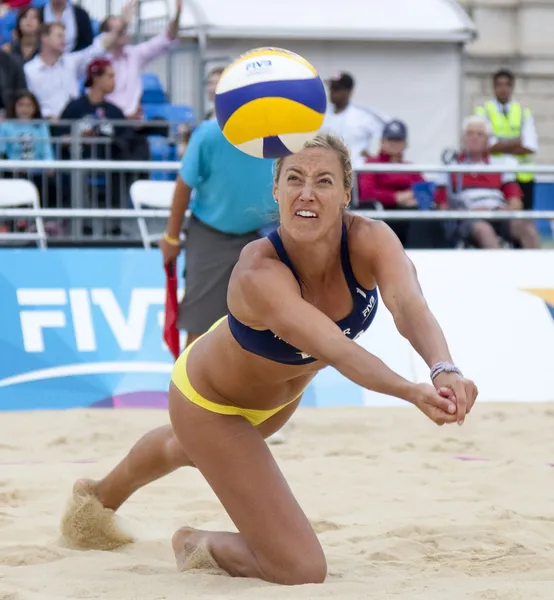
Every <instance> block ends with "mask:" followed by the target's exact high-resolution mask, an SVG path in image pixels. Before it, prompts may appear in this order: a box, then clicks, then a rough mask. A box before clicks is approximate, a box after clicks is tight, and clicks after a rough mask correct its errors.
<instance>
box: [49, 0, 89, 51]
mask: <svg viewBox="0 0 554 600" xmlns="http://www.w3.org/2000/svg"><path fill="white" fill-rule="evenodd" d="M40 20H41V22H42V23H63V25H64V27H65V42H64V50H65V52H77V51H79V50H84V49H85V48H88V47H89V46H91V44H92V42H93V39H94V36H93V33H92V23H91V22H90V16H89V14H88V12H87V11H86V10H85V9H84V8H81V7H80V6H76V5H75V4H73V3H72V2H70V1H69V0H48V2H46V4H44V6H42V7H41V8H40Z"/></svg>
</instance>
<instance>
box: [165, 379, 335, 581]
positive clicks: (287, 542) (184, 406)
mask: <svg viewBox="0 0 554 600" xmlns="http://www.w3.org/2000/svg"><path fill="white" fill-rule="evenodd" d="M169 412H170V417H171V422H172V424H173V429H174V431H175V435H176V437H177V438H178V439H179V441H180V442H181V445H182V446H183V448H184V449H185V451H186V453H187V455H188V456H189V457H190V458H191V460H192V461H193V462H194V464H195V465H196V466H197V468H198V469H199V470H200V472H201V473H202V475H203V476H204V477H205V478H206V480H207V482H208V483H209V485H210V486H211V488H212V489H213V491H214V492H215V494H216V495H217V496H218V498H219V500H220V501H221V503H222V504H223V506H224V508H225V509H226V511H227V513H228V514H229V516H230V517H231V519H232V520H233V522H234V524H235V526H236V527H237V529H238V530H239V533H225V532H204V531H198V530H194V529H188V528H184V529H181V530H179V531H178V532H177V533H176V534H175V536H174V539H173V546H174V550H175V556H176V559H177V565H178V566H179V568H181V569H189V568H194V567H196V566H205V564H203V562H202V561H200V563H199V562H198V559H199V556H200V557H201V558H203V559H204V560H207V559H209V557H210V556H211V557H213V559H214V560H215V562H216V563H217V565H219V566H220V567H221V568H222V569H223V570H225V571H227V573H229V574H230V575H233V576H238V577H256V578H260V579H264V580H266V581H271V582H274V583H281V584H288V585H294V584H302V583H318V582H322V581H323V580H324V579H325V576H326V562H325V557H324V554H323V550H322V548H321V545H320V544H319V541H318V540H317V537H316V535H315V532H314V531H313V529H312V527H311V525H310V523H309V521H308V519H307V518H306V516H305V514H304V513H303V511H302V509H301V508H300V506H299V505H298V503H297V501H296V499H295V498H294V496H293V494H292V492H291V490H290V488H289V486H288V484H287V482H286V481H285V479H284V477H283V475H282V473H281V471H280V470H279V468H278V466H277V464H276V462H275V460H274V458H273V456H272V455H271V452H270V450H269V448H268V447H267V445H266V444H265V442H264V440H263V437H262V436H261V435H260V432H259V431H256V429H255V428H254V427H252V426H251V425H250V424H249V423H248V422H247V421H246V420H245V419H243V418H242V417H234V416H225V415H218V414H214V413H210V412H208V411H206V410H204V409H203V408H200V407H198V406H196V405H195V404H191V403H190V402H188V400H186V399H185V398H184V397H183V396H182V395H181V393H180V392H179V391H178V390H177V389H176V388H175V387H174V386H173V385H172V386H171V387H170V392H169ZM202 550H204V551H205V552H204V554H202V552H201V551H202Z"/></svg>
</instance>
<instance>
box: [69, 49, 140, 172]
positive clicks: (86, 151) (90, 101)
mask: <svg viewBox="0 0 554 600" xmlns="http://www.w3.org/2000/svg"><path fill="white" fill-rule="evenodd" d="M114 87H115V71H114V68H113V66H112V64H111V62H110V61H109V60H108V59H107V58H96V59H94V60H93V61H92V62H91V63H90V64H89V65H88V67H87V78H86V81H85V88H87V91H86V93H85V94H83V95H82V96H81V97H80V98H77V99H75V100H71V101H70V102H69V104H68V105H67V106H66V107H65V108H64V110H63V112H62V114H61V120H62V121H65V120H67V121H79V133H80V135H81V136H84V137H107V138H110V140H111V145H113V152H112V149H111V148H109V149H108V152H106V145H100V146H99V147H98V148H97V150H96V151H94V150H93V148H92V147H91V145H90V144H88V145H86V146H85V147H84V148H83V157H84V158H91V157H93V158H95V159H108V160H113V159H114V158H127V154H128V139H129V128H128V127H124V126H123V127H122V126H121V125H119V126H114V125H113V124H112V121H122V120H125V115H124V114H123V112H122V110H121V109H120V108H119V107H118V106H116V105H115V104H112V103H111V102H108V101H107V100H106V98H107V96H108V95H109V94H110V93H111V92H112V91H113V89H114ZM59 129H65V128H63V127H60V128H59Z"/></svg>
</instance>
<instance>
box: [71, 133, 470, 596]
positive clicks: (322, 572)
mask: <svg viewBox="0 0 554 600" xmlns="http://www.w3.org/2000/svg"><path fill="white" fill-rule="evenodd" d="M245 177H247V174H246V173H245ZM351 188H352V166H351V163H350V158H349V155H348V150H347V149H346V147H345V146H344V144H343V143H342V142H341V141H340V140H339V139H337V138H335V137H333V136H330V135H320V136H318V137H316V138H315V139H314V140H313V141H311V142H309V143H307V144H306V146H305V148H304V149H303V150H302V151H300V152H298V153H297V154H295V155H293V156H289V157H287V158H285V159H282V160H279V161H278V162H277V166H276V174H275V186H274V195H275V200H276V201H277V202H278V203H279V211H280V219H281V224H280V227H279V229H278V230H277V231H276V232H274V233H272V234H271V235H270V236H269V237H268V238H264V239H261V240H257V241H255V242H252V243H251V244H249V245H247V246H246V247H245V249H244V250H243V252H242V254H241V257H240V260H239V262H238V264H237V266H236V267H235V270H234V272H233V275H232V277H231V281H230V285H229V295H228V304H229V314H228V316H227V317H225V318H223V319H222V320H221V321H219V322H217V323H216V324H215V325H214V326H213V327H212V328H211V329H210V331H209V332H208V333H206V334H204V335H203V336H202V337H200V338H199V339H198V340H196V341H195V342H194V344H192V345H191V346H189V347H188V348H187V349H186V350H185V352H184V353H183V354H182V355H181V356H180V358H179V359H178V360H177V362H176V364H175V368H174V370H173V375H172V381H171V384H170V388H169V415H170V419H171V426H166V427H160V428H158V429H156V430H154V431H151V432H150V433H148V434H146V435H145V436H144V437H143V438H142V439H141V440H140V441H139V442H137V444H136V445H135V446H134V447H133V448H132V449H131V451H130V452H129V454H128V455H127V456H126V457H125V458H124V459H123V461H122V462H121V463H120V464H119V465H117V466H116V467H115V469H114V470H113V471H112V472H111V473H109V474H108V475H107V476H106V477H105V478H104V479H101V480H100V481H91V480H80V481H78V482H77V483H76V484H75V487H74V494H73V499H72V502H71V504H70V507H69V508H68V511H67V513H66V514H65V516H64V519H63V522H62V530H63V533H64V534H65V536H66V537H67V538H69V539H70V540H71V541H72V542H73V543H76V544H77V545H79V546H82V547H87V546H88V547H96V548H106V549H109V548H114V547H116V546H118V545H121V544H123V543H125V542H128V541H132V540H131V539H130V538H129V537H127V536H126V535H125V534H123V533H122V532H121V531H117V529H116V525H115V521H114V515H113V512H112V511H116V510H117V509H119V507H120V506H121V505H122V504H123V503H124V502H125V501H126V500H127V499H128V498H129V497H130V496H131V494H133V493H134V492H136V491H137V490H138V489H139V488H141V487H142V486H145V485H147V484H148V483H151V482H152V481H155V480H157V479H159V478H160V477H163V476H164V475H167V474H169V473H171V472H172V471H175V470H176V469H178V468H179V467H184V466H195V467H196V468H198V469H199V470H200V472H201V473H202V475H203V476H204V477H205V478H206V480H207V482H208V483H209V485H210V486H211V487H212V489H213V491H214V492H215V494H216V495H217V496H218V498H219V500H220V501H221V503H222V504H223V506H224V508H225V510H226V511H227V512H228V514H229V516H230V517H231V519H232V520H233V522H234V523H235V525H236V527H237V529H238V533H226V532H212V531H200V530H195V529H191V528H187V527H184V528H182V529H180V530H179V531H177V532H176V533H175V535H174V536H173V549H174V552H175V557H176V560H177V566H178V568H179V569H180V570H187V569H191V568H195V567H196V568H197V567H202V566H218V567H220V568H221V569H223V570H224V571H226V572H227V573H229V574H230V575H233V576H238V577H256V578H260V579H264V580H266V581H271V582H274V583H281V584H288V585H294V584H304V583H317V582H322V581H323V580H324V579H325V577H326V573H327V566H326V561H325V556H324V553H323V550H322V548H321V545H320V543H319V541H318V539H317V537H316V534H315V532H314V530H313V529H312V527H311V525H310V522H309V521H308V519H307V517H306V515H305V514H304V512H303V511H302V509H301V508H300V506H299V505H298V503H297V501H296V499H295V498H294V496H293V494H292V492H291V490H290V488H289V486H288V485H287V482H286V481H285V479H284V477H283V475H282V473H281V471H280V470H279V467H278V466H277V463H276V462H275V460H274V458H273V456H272V454H271V452H270V450H269V448H268V446H267V445H266V443H265V442H264V438H266V437H268V436H270V435H271V434H273V433H274V432H275V431H278V430H279V428H281V427H282V426H283V425H284V424H285V423H286V422H287V420H288V419H289V418H290V417H291V415H292V414H293V413H294V411H295V410H296V408H297V406H298V404H299V401H300V397H301V396H302V393H303V391H304V389H305V388H306V386H307V385H308V384H309V383H310V381H312V379H313V378H314V376H315V375H316V373H317V372H318V371H320V370H321V369H323V368H324V367H326V366H327V365H330V366H332V367H334V368H335V369H337V370H338V371H339V372H340V373H342V374H343V375H344V376H345V377H347V378H348V379H350V380H351V381H353V382H354V383H356V384H358V385H360V386H362V387H364V388H366V389H368V390H374V391H377V392H381V393H383V394H388V395H391V396H395V397H397V398H401V399H403V400H406V402H409V403H411V404H413V405H415V406H416V407H417V408H418V409H420V410H421V412H423V414H425V415H426V416H427V417H428V418H430V419H431V420H432V421H434V422H435V423H437V424H439V425H442V424H444V423H455V422H458V423H459V424H462V423H463V422H464V419H465V418H466V415H467V413H469V411H470V410H471V408H472V406H473V404H474V402H475V399H476V397H477V388H476V387H475V384H474V383H473V382H472V381H469V380H467V379H464V377H463V376H462V374H461V373H460V371H459V370H458V369H457V368H456V367H455V366H454V365H453V364H452V358H451V356H450V352H449V350H448V346H447V343H446V341H445V338H444V335H443V333H442V331H441V328H440V327H439V325H438V323H437V321H436V320H435V318H434V317H433V315H432V314H431V311H430V310H429V308H428V306H427V304H426V302H425V300H424V298H423V296H422V293H421V289H420V287H419V284H418V280H417V277H416V273H415V270H414V268H413V265H412V263H411V262H410V260H409V259H408V257H407V256H406V254H405V253H404V250H403V248H402V246H401V245H400V243H399V241H398V239H397V238H396V236H395V235H394V234H393V233H392V232H391V230H390V229H389V228H388V227H387V226H386V225H385V224H383V223H381V222H377V221H371V220H367V219H365V218H362V217H359V216H354V215H352V214H349V213H348V212H347V211H346V208H347V207H348V204H349V202H350V192H351ZM377 288H379V290H380V293H381V297H382V299H383V301H384V303H385V305H386V306H387V308H388V309H389V310H390V311H391V313H392V315H393V317H394V321H395V323H396V327H397V328H398V331H399V332H400V333H401V334H402V335H403V336H404V337H405V338H407V339H408V340H409V341H410V343H411V344H412V346H413V347H414V349H415V350H416V351H417V352H418V353H419V354H420V355H421V357H422V358H423V359H424V360H425V362H426V363H427V364H428V366H429V368H430V377H431V381H432V382H433V385H428V384H423V383H421V384H415V383H412V382H410V381H407V380H406V379H404V378H402V377H401V376H399V375H397V374H396V373H394V372H393V371H391V370H390V369H389V368H388V367H387V366H386V365H385V364H384V363H383V362H382V361H381V360H380V359H378V358H377V357H376V356H374V355H372V354H370V353H369V352H368V351H367V350H365V349H364V348H362V347H361V346H360V345H358V344H356V343H355V342H354V340H355V339H356V338H357V337H358V336H359V335H361V334H362V333H363V332H364V331H366V330H367V329H368V327H370V325H371V323H372V321H373V319H374V317H375V313H376V311H377ZM299 434H300V432H299V433H298V435H299ZM184 492H186V490H184ZM104 509H110V510H109V511H108V510H104ZM98 516H101V517H102V518H101V519H98V518H97V517H98ZM183 520H184V521H186V515H183Z"/></svg>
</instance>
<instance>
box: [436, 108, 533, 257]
mask: <svg viewBox="0 0 554 600" xmlns="http://www.w3.org/2000/svg"><path fill="white" fill-rule="evenodd" d="M491 134H492V131H491V128H490V124H489V122H488V121H487V120H486V119H485V118H484V117H482V116H480V115H474V116H471V117H468V118H467V119H466V120H465V121H464V124H463V137H462V152H461V154H459V155H458V156H457V157H456V159H455V160H456V162H457V163H458V164H466V165H467V164H471V165H498V166H501V165H502V166H510V167H512V166H513V167H516V166H517V160H515V159H514V158H512V157H509V156H504V157H494V156H490V155H489V153H488V147H489V137H490V135H491ZM521 197H522V192H521V188H520V186H519V185H518V182H517V180H516V177H515V175H514V174H513V173H452V174H443V176H442V178H441V180H440V182H439V187H438V189H437V192H436V202H437V204H440V205H441V206H445V205H448V206H450V207H452V208H455V209H467V210H488V211H491V210H493V211H496V210H498V211H501V210H521V209H522V206H523V205H522V201H521ZM458 234H459V235H460V237H461V239H462V240H463V241H464V242H466V243H469V244H472V245H475V246H477V247H479V248H500V247H501V245H502V244H501V240H502V239H503V240H505V241H508V242H510V243H514V244H515V245H517V246H520V247H522V248H540V237H539V234H538V231H537V228H536V226H535V224H534V223H533V222H531V221H520V220H513V221H508V220H484V219H483V220H466V221H462V223H461V225H460V227H459V231H458Z"/></svg>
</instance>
